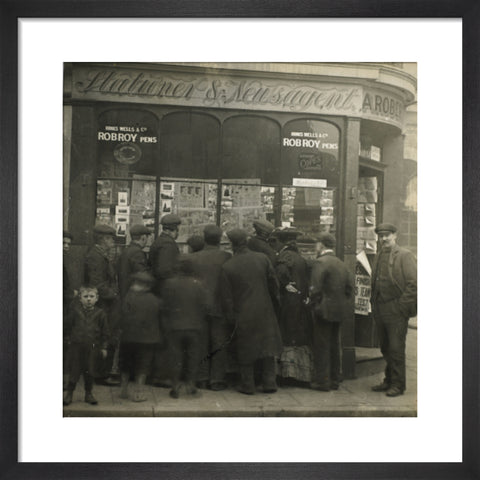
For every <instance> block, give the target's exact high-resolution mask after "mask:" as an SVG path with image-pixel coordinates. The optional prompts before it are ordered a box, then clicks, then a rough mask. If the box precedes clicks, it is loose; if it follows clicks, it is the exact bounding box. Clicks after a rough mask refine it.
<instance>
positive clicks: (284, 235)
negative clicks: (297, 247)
mask: <svg viewBox="0 0 480 480" xmlns="http://www.w3.org/2000/svg"><path fill="white" fill-rule="evenodd" d="M301 234H302V232H299V231H298V230H297V229H296V228H294V227H283V228H282V227H277V228H275V229H274V230H273V231H272V233H270V236H271V237H272V238H278V239H279V240H280V241H281V242H288V241H289V240H295V239H296V238H297V237H298V236H300V235H301Z"/></svg>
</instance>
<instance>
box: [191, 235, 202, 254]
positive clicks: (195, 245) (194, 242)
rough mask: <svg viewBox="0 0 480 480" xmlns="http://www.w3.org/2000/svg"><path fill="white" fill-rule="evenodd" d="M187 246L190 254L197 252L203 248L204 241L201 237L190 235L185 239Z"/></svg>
mask: <svg viewBox="0 0 480 480" xmlns="http://www.w3.org/2000/svg"><path fill="white" fill-rule="evenodd" d="M187 245H188V246H189V247H190V248H191V249H192V252H199V251H200V250H203V247H204V246H205V240H204V239H203V237H202V236H201V235H192V236H190V237H188V238H187Z"/></svg>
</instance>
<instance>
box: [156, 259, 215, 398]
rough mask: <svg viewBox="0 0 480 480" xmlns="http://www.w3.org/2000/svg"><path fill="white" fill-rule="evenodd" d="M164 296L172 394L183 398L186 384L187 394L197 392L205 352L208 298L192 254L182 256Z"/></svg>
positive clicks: (169, 280) (167, 283) (167, 284)
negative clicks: (183, 389)
mask: <svg viewBox="0 0 480 480" xmlns="http://www.w3.org/2000/svg"><path fill="white" fill-rule="evenodd" d="M162 296H163V302H164V305H163V310H164V322H165V330H166V332H168V344H169V353H170V361H171V377H172V387H173V388H172V390H171V391H170V396H171V397H172V398H179V396H180V390H181V387H182V385H183V386H184V388H185V391H186V393H187V394H192V395H193V394H195V393H196V392H197V389H196V387H195V381H196V379H197V373H198V369H199V366H200V363H201V361H202V354H203V351H204V349H203V347H202V339H203V338H205V334H206V329H207V324H206V317H205V316H206V302H207V301H206V293H205V289H204V287H203V285H202V283H201V282H200V281H199V280H197V279H196V278H195V277H194V276H193V265H192V262H191V259H190V258H189V257H188V256H185V257H184V258H181V259H180V261H179V263H178V266H177V272H176V273H175V274H174V276H173V277H171V278H169V279H167V280H166V281H165V284H164V289H163V291H162ZM182 380H183V382H182Z"/></svg>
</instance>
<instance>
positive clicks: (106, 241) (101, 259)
mask: <svg viewBox="0 0 480 480" xmlns="http://www.w3.org/2000/svg"><path fill="white" fill-rule="evenodd" d="M115 235H116V232H115V230H114V229H113V228H112V227H110V226H108V225H103V224H99V225H95V227H94V228H93V236H94V245H93V247H92V248H91V249H90V250H89V251H88V253H87V255H86V256H85V264H84V266H85V283H86V284H88V285H93V286H95V287H96V288H97V291H98V297H99V298H98V306H99V307H100V308H102V309H103V310H104V311H105V313H106V314H107V319H108V323H109V328H110V335H111V338H110V342H109V345H108V355H107V359H106V360H105V362H104V365H103V368H101V369H100V368H99V370H101V371H100V372H99V375H100V376H102V377H104V378H106V377H108V378H107V379H106V380H105V381H106V383H108V384H111V385H118V384H119V381H118V380H116V379H115V378H114V377H113V376H114V375H117V371H116V370H117V369H118V365H115V363H116V362H115V361H114V360H115V358H116V356H115V352H116V351H118V341H119V333H120V332H119V330H118V322H119V313H120V312H119V310H120V302H119V301H118V286H117V272H116V268H115V262H114V258H113V257H114V255H113V248H114V246H115Z"/></svg>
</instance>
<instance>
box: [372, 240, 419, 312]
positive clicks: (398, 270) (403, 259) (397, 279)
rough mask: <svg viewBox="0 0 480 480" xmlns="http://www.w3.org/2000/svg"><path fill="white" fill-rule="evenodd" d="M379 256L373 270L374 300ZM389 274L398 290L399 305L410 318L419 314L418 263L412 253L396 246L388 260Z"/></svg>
mask: <svg viewBox="0 0 480 480" xmlns="http://www.w3.org/2000/svg"><path fill="white" fill-rule="evenodd" d="M379 258H380V255H377V256H376V258H375V262H374V263H373V268H372V300H373V301H375V298H374V297H373V296H374V295H375V292H376V289H375V288H376V279H377V273H378V272H377V271H378V259H379ZM388 273H389V275H390V278H391V280H392V282H393V284H394V285H396V286H397V288H398V305H399V307H400V308H401V309H402V311H403V312H404V313H405V315H406V316H408V317H414V316H415V315H416V314H417V261H416V259H415V256H414V255H413V253H412V252H410V251H409V250H407V249H406V248H402V247H400V246H398V245H394V246H393V247H392V250H391V252H390V255H389V259H388Z"/></svg>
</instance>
